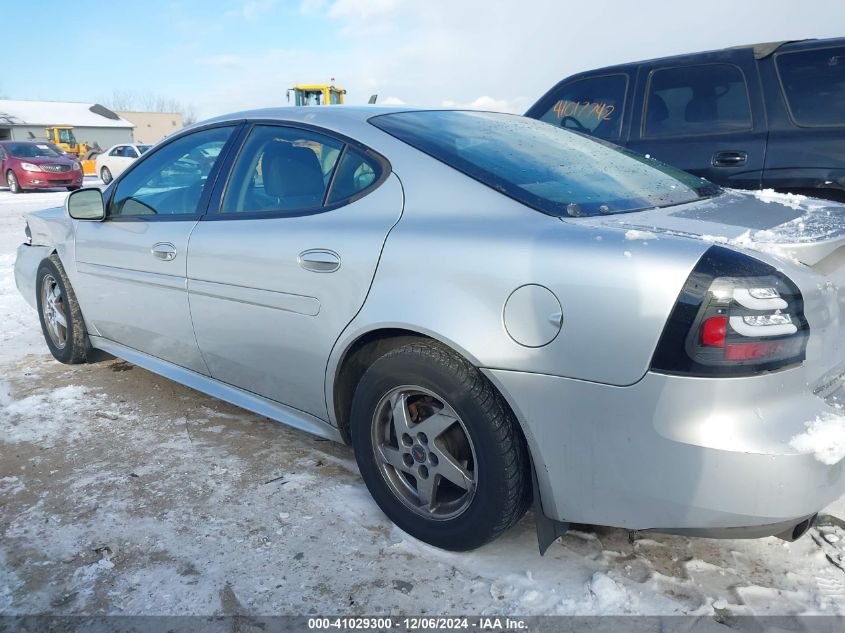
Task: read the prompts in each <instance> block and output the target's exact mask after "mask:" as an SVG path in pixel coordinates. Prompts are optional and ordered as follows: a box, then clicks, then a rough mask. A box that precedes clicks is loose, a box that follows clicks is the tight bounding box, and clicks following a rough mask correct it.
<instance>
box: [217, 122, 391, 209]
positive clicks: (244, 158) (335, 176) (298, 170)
mask: <svg viewBox="0 0 845 633" xmlns="http://www.w3.org/2000/svg"><path fill="white" fill-rule="evenodd" d="M382 173H383V169H382V167H381V165H380V164H379V163H378V162H377V161H376V160H373V159H371V158H369V157H367V156H366V155H365V154H364V153H363V152H361V151H359V150H358V149H355V148H354V147H352V146H350V145H347V144H345V143H344V142H343V141H341V140H338V139H336V138H332V137H330V136H328V135H325V134H320V133H318V132H315V131H312V130H303V129H299V128H292V127H283V126H275V125H258V126H256V127H255V128H254V129H253V130H252V132H251V133H250V135H249V138H248V139H247V141H246V143H245V144H244V146H243V149H242V150H241V151H240V153H239V155H238V159H237V161H236V162H235V166H234V170H233V171H232V177H231V178H230V180H229V184H228V186H227V187H226V193H225V195H224V196H223V205H222V207H221V213H224V214H234V213H274V214H281V215H287V214H290V215H296V214H299V213H301V212H304V211H315V210H318V209H322V208H324V207H325V206H326V205H331V204H339V203H342V202H351V201H352V200H353V199H354V198H355V196H357V195H358V194H363V193H365V192H367V191H369V190H371V189H372V188H373V187H374V186H375V185H376V184H377V183H378V181H379V179H380V177H381V176H382Z"/></svg>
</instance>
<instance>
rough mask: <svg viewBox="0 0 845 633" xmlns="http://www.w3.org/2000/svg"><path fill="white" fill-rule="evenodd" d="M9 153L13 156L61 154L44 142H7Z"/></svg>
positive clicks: (41, 156) (50, 156) (53, 155)
mask: <svg viewBox="0 0 845 633" xmlns="http://www.w3.org/2000/svg"><path fill="white" fill-rule="evenodd" d="M5 147H6V149H7V150H9V153H10V154H11V155H12V156H14V157H15V158H56V157H58V156H61V154H60V153H59V152H57V151H55V150H53V149H51V148H50V146H49V145H47V144H46V143H7V144H6V145H5Z"/></svg>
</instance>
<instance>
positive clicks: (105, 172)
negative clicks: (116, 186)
mask: <svg viewBox="0 0 845 633" xmlns="http://www.w3.org/2000/svg"><path fill="white" fill-rule="evenodd" d="M100 180H102V181H103V182H104V183H105V184H109V183H110V182H111V181H112V180H114V178H112V175H111V170H110V169H109V168H108V167H103V168H102V169H101V170H100Z"/></svg>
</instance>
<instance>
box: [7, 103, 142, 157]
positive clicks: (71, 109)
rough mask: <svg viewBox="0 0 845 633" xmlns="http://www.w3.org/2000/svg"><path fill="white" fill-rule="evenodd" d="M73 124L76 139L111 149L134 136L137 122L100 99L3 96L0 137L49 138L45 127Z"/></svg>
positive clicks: (128, 141)
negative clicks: (77, 100)
mask: <svg viewBox="0 0 845 633" xmlns="http://www.w3.org/2000/svg"><path fill="white" fill-rule="evenodd" d="M56 125H65V126H68V125H69V126H72V127H73V134H74V136H75V137H76V140H77V141H79V142H81V143H87V144H89V145H99V146H100V147H101V148H103V149H107V148H109V147H111V146H112V145H117V144H119V143H131V142H133V140H134V135H133V128H134V125H133V124H132V123H130V122H129V121H127V120H126V119H124V118H122V117H121V116H120V115H118V114H116V113H115V112H112V111H111V110H109V109H108V108H106V107H104V106H101V105H99V104H96V103H68V102H63V101H7V100H0V141H2V140H13V141H29V140H34V139H43V138H45V134H46V133H45V131H44V129H45V128H47V127H52V126H56Z"/></svg>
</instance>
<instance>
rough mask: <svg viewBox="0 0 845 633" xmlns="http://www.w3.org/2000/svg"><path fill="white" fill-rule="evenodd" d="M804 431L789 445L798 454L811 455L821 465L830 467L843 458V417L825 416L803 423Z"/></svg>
mask: <svg viewBox="0 0 845 633" xmlns="http://www.w3.org/2000/svg"><path fill="white" fill-rule="evenodd" d="M804 426H805V427H806V429H807V430H806V431H805V432H804V433H801V434H800V435H796V436H795V437H793V438H792V439H791V440H790V441H789V445H790V446H791V447H792V448H794V449H795V450H796V451H798V452H799V453H804V454H812V455H813V457H815V458H816V459H817V460H818V461H820V462H821V463H822V464H827V465H828V466H832V465H833V464H837V463H839V462H840V461H842V459H843V458H845V416H841V415H836V414H832V413H830V414H826V415H823V416H819V417H817V418H816V419H815V420H810V421H809V422H807V423H805V425H804Z"/></svg>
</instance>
